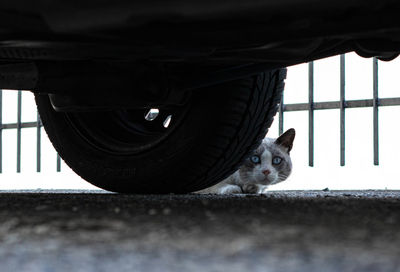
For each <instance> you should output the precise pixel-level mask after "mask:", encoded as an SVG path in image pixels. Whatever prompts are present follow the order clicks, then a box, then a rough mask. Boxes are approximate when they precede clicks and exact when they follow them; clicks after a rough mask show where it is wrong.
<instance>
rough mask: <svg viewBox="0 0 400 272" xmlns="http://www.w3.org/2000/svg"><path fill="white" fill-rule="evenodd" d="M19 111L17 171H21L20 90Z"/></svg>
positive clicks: (20, 96) (19, 93)
mask: <svg viewBox="0 0 400 272" xmlns="http://www.w3.org/2000/svg"><path fill="white" fill-rule="evenodd" d="M17 103H18V105H17V107H18V112H17V173H20V172H21V104H22V95H21V91H18V102H17Z"/></svg>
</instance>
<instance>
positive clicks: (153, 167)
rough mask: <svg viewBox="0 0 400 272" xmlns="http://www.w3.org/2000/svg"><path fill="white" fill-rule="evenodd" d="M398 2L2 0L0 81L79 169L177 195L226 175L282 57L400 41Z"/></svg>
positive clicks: (280, 80) (263, 126)
mask: <svg viewBox="0 0 400 272" xmlns="http://www.w3.org/2000/svg"><path fill="white" fill-rule="evenodd" d="M399 12H400V2H398V1H394V0H381V1H379V2H378V1H365V0H364V1H361V0H353V1H343V0H337V1H315V0H301V1H300V0H283V1H282V0H281V1H277V0H269V1H259V0H247V1H243V0H242V1H239V0H232V1H229V2H227V1H221V0H214V1H198V0H187V1H181V0H171V1H156V0H151V1H150V0H149V1H137V0H134V1H128V0H115V1H102V0H96V1H94V0H81V1H70V0H69V1H66V0H52V1H48V0H36V1H27V0H3V1H2V2H1V3H0V32H1V34H2V35H1V37H0V88H3V89H16V90H17V89H18V90H30V91H32V92H33V93H34V95H35V99H36V103H37V107H38V111H39V113H40V117H41V120H42V122H43V125H44V128H45V130H46V132H47V134H48V136H49V138H50V140H51V142H52V143H53V145H54V147H55V148H56V150H57V152H58V153H59V154H60V156H61V157H62V158H63V159H64V161H65V162H66V163H67V164H68V165H69V166H70V167H71V168H72V169H73V170H74V171H75V172H76V173H77V174H78V175H80V176H81V177H82V178H84V179H86V180H87V181H89V182H90V183H92V184H94V185H96V186H98V187H101V188H103V189H106V190H110V191H115V192H121V193H187V192H193V191H197V190H200V189H203V188H206V187H209V186H211V185H213V184H215V183H217V182H219V181H221V180H222V179H223V178H225V177H227V176H228V175H230V174H232V173H233V172H234V171H235V170H236V169H237V168H238V167H239V166H240V164H241V163H242V162H243V161H244V160H245V159H246V158H247V157H248V156H249V155H250V154H251V152H252V151H253V150H254V149H255V148H256V147H257V146H258V144H259V143H260V141H261V140H262V139H263V138H264V137H265V135H266V133H267V130H268V128H269V126H270V125H271V123H272V121H273V118H274V115H275V113H276V112H277V109H278V105H279V102H280V99H281V94H282V91H283V89H284V80H285V77H286V68H285V67H287V66H290V65H294V64H298V63H303V62H307V61H312V60H316V59H320V58H324V57H328V56H333V55H337V54H343V53H347V52H351V51H355V52H357V53H358V54H359V55H361V56H364V57H373V56H376V57H378V58H379V59H382V60H391V59H393V58H395V57H396V56H397V55H398V54H399V52H400V20H398V18H397V17H398V14H399Z"/></svg>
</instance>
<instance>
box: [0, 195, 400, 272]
mask: <svg viewBox="0 0 400 272" xmlns="http://www.w3.org/2000/svg"><path fill="white" fill-rule="evenodd" d="M0 264H1V266H0V271H32V272H34V271H69V272H70V271H73V272H78V271H96V272H97V271H118V272H120V271H400V191H351V192H350V191H334V192H329V191H327V192H323V191H306V192H303V191H291V192H270V193H268V194H267V195H265V196H248V195H239V196H204V195H164V196H158V195H153V196H142V195H118V194H111V193H105V192H102V191H25V192H23V191H14V192H7V191H3V192H0Z"/></svg>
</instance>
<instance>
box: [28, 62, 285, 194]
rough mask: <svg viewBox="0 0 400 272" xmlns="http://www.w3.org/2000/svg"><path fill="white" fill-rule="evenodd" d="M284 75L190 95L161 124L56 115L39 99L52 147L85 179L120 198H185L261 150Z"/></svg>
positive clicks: (114, 114) (126, 115) (130, 116)
mask: <svg viewBox="0 0 400 272" xmlns="http://www.w3.org/2000/svg"><path fill="white" fill-rule="evenodd" d="M285 77H286V69H277V70H272V71H268V72H264V73H261V74H258V75H254V76H251V77H248V78H243V79H238V80H235V81H230V82H224V83H221V84H218V85H215V86H211V87H207V88H203V89H199V90H196V91H193V92H192V93H191V95H190V97H189V99H188V101H187V103H185V105H182V106H181V107H178V108H175V109H166V110H165V111H163V109H160V114H159V115H160V116H157V117H156V119H155V120H157V118H158V121H157V122H154V121H155V120H154V121H147V120H144V117H143V115H144V111H142V110H141V111H139V110H135V111H133V110H132V111H126V110H125V111H123V110H121V111H106V112H73V113H72V112H68V113H67V112H56V111H55V110H54V109H53V107H52V105H51V102H50V99H49V96H48V95H47V94H35V99H36V104H37V107H38V111H39V114H40V117H41V120H42V123H43V126H44V128H45V130H46V132H47V134H48V136H49V139H50V141H51V142H52V143H53V145H54V147H55V149H56V150H57V152H58V153H59V154H60V156H61V157H62V158H63V160H64V161H65V162H66V163H67V164H68V165H69V166H70V167H71V168H72V169H73V170H74V171H75V172H76V173H77V174H78V175H80V176H81V177H82V178H83V179H85V180H87V181H88V182H90V183H92V184H94V185H96V186H98V187H100V188H103V189H106V190H109V191H114V192H121V193H188V192H193V191H197V190H201V189H204V188H206V187H209V186H211V185H214V184H216V183H217V182H219V181H221V180H222V179H224V178H225V177H227V176H228V175H230V174H232V173H233V172H234V171H235V170H237V169H238V167H239V166H240V164H241V163H242V162H243V161H244V159H245V158H246V157H247V156H249V155H250V154H251V152H252V151H253V150H254V149H255V148H256V147H257V146H258V145H259V144H260V142H261V140H262V138H263V137H265V135H266V133H267V130H268V128H269V127H270V125H271V123H272V121H273V117H274V115H275V114H276V112H277V109H278V104H279V101H280V97H281V93H282V91H283V86H284V79H285ZM162 113H164V114H162ZM171 113H172V114H171ZM167 115H168V116H170V115H172V119H171V124H170V126H169V127H168V128H165V127H163V121H165V118H166V116H167ZM168 116H167V117H168ZM152 122H154V123H152ZM149 124H151V125H152V126H153V128H148V127H146V126H149ZM132 131H133V132H132Z"/></svg>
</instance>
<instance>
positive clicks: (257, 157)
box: [250, 155, 261, 164]
mask: <svg viewBox="0 0 400 272" xmlns="http://www.w3.org/2000/svg"><path fill="white" fill-rule="evenodd" d="M250 160H251V162H252V163H255V164H257V163H260V162H261V159H260V157H259V156H257V155H253V156H251V157H250Z"/></svg>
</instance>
